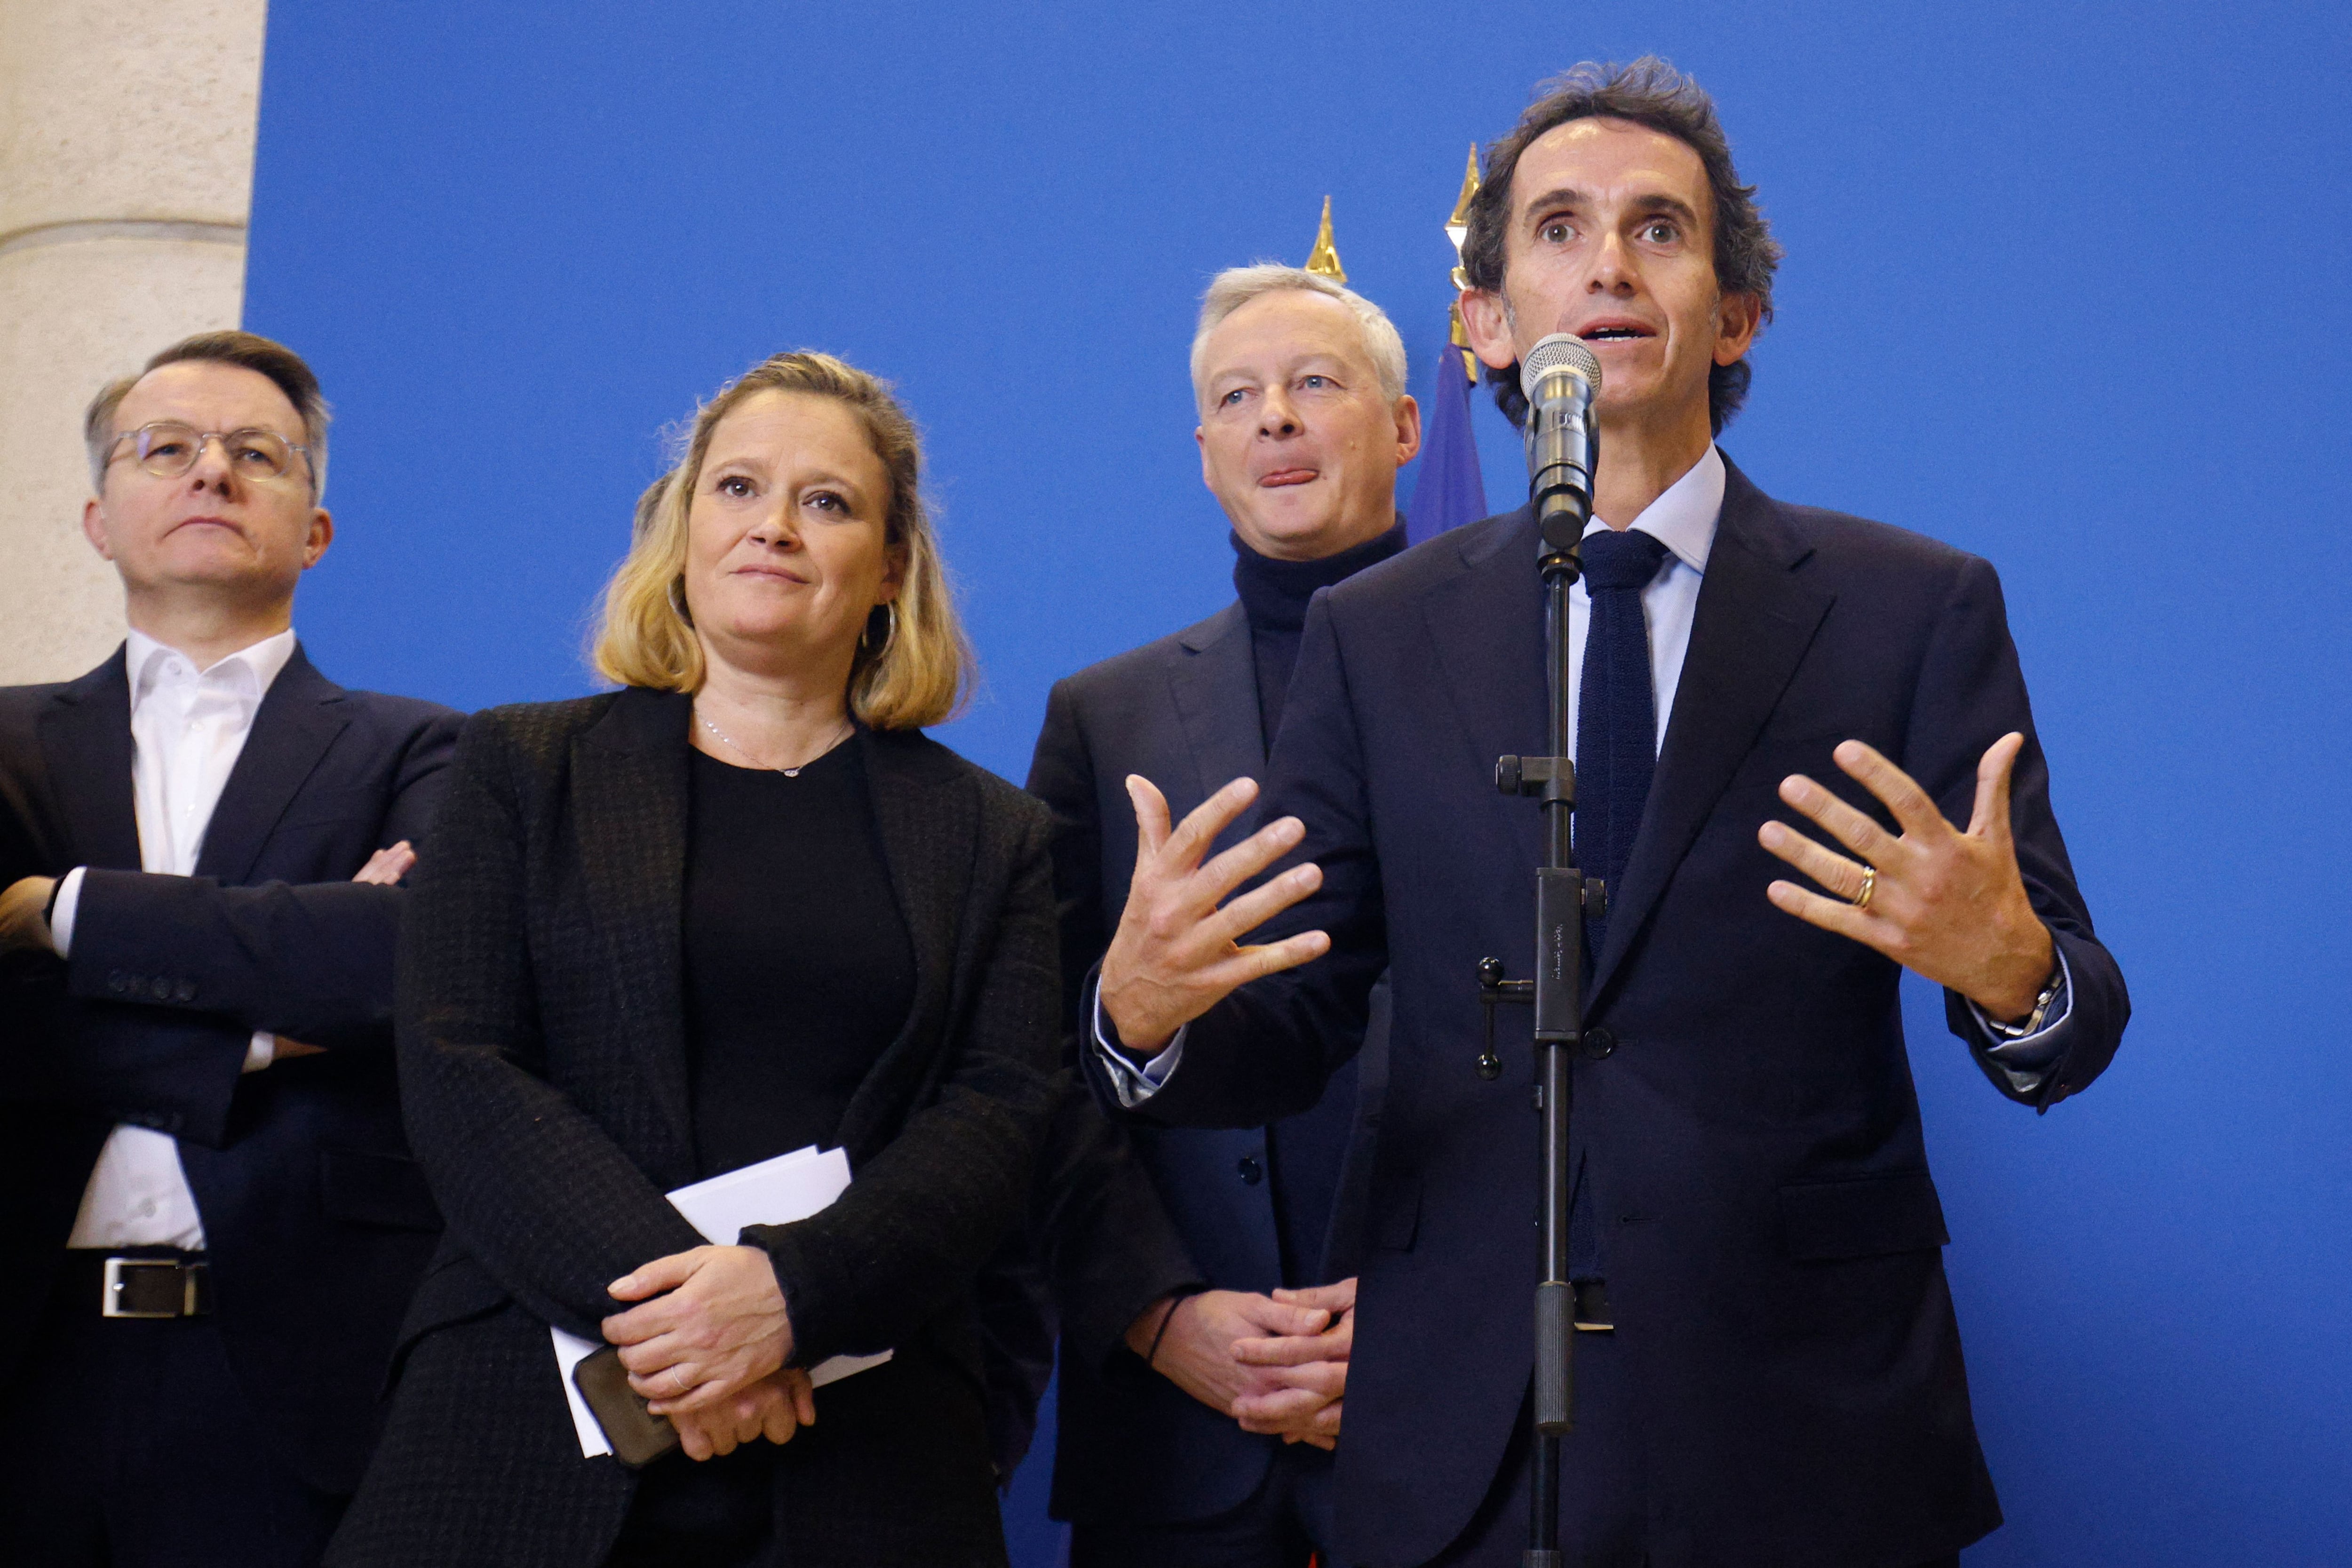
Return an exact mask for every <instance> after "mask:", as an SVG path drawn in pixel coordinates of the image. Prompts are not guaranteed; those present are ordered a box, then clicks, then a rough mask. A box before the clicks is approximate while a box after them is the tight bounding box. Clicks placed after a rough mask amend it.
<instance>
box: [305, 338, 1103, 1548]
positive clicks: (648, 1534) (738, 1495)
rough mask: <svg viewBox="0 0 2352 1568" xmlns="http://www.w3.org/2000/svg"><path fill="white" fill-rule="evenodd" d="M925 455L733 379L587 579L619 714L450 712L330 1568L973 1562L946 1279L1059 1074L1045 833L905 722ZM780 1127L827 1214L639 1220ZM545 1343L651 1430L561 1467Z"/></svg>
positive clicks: (825, 384) (926, 625)
mask: <svg viewBox="0 0 2352 1568" xmlns="http://www.w3.org/2000/svg"><path fill="white" fill-rule="evenodd" d="M918 468H919V455H918V451H917V447H916V440H915V434H914V429H913V426H911V424H910V423H909V422H908V419H907V417H906V416H905V414H904V413H903V412H902V411H901V410H900V409H899V408H898V405H897V403H896V402H895V401H894V400H893V399H892V398H891V396H890V395H889V393H888V391H887V388H886V387H885V386H884V385H883V384H881V383H879V382H877V381H876V380H874V378H872V377H871V376H868V375H866V374H864V373H863V372H860V371H857V370H855V369H853V368H851V367H849V366H847V365H845V364H843V363H840V362H839V361H837V360H834V359H831V358H829V357H827V356H824V355H820V354H810V353H796V354H784V355H779V356H777V357H776V358H774V359H772V360H770V361H768V362H766V363H763V364H761V365H760V366H758V367H757V368H755V369H754V370H752V371H751V372H750V373H749V374H746V375H745V376H744V377H742V378H741V379H740V381H738V382H736V383H734V384H732V385H730V387H728V388H727V389H726V391H724V392H723V393H721V394H720V395H719V397H718V398H717V399H715V400H714V401H713V402H712V403H711V404H710V405H709V406H707V407H705V408H704V409H703V410H702V411H701V413H700V415H699V416H698V419H697V421H696V423H695V426H694V429H693V434H692V437H691V440H690V443H689V445H688V450H687V453H686V456H685V458H684V459H683V461H682V462H681V464H680V466H679V468H678V469H677V474H676V475H675V476H674V477H673V481H672V482H671V484H670V485H669V486H668V488H667V491H666V492H665V494H664V496H663V498H662V500H661V501H660V503H659V505H658V506H657V508H656V511H655V515H654V517H653V519H652V521H651V525H650V526H649V527H647V528H646V529H645V530H643V531H641V532H640V534H639V536H638V538H637V540H636V542H635V545H634V547H633V548H632V551H631V552H630V555H629V558H628V560H627V562H626V563H625V564H624V565H623V566H622V567H621V569H620V571H619V572H618V573H617V574H616V575H615V577H614V582H613V584H612V586H611V588H610V590H609V591H608V594H607V596H606V605H605V615H604V626H603V629H602V631H601V633H600V636H599V640H598V644H597V661H598V665H599V668H601V669H602V670H603V671H604V673H605V674H606V675H608V676H609V677H611V678H612V679H615V680H617V681H619V682H621V683H622V687H623V689H621V690H619V691H617V692H613V693H609V694H606V695H604V696H600V697H593V698H588V699H584V700H579V701H572V702H558V703H545V704H536V705H530V706H525V707H520V708H509V709H500V710H492V711H489V712H487V713H484V714H481V715H479V716H478V717H477V718H476V719H475V720H473V721H472V722H471V723H470V724H469V725H468V727H467V731H466V732H465V735H464V737H463V738H462V740H461V741H460V742H459V745H458V752H457V760H456V762H455V763H454V764H453V766H452V768H451V773H452V775H453V778H452V783H451V784H450V786H449V795H448V803H447V805H446V808H445V810H444V812H443V815H442V816H441V818H440V820H439V824H438V828H437V837H436V841H435V842H436V857H435V859H436V868H437V869H435V870H428V873H427V874H426V875H425V876H424V877H423V878H421V879H419V881H418V885H417V887H416V889H415V891H414V892H413V893H412V894H411V898H412V900H413V903H412V906H411V910H410V914H409V918H408V920H407V921H406V923H405V929H404V947H403V952H402V960H403V973H402V980H401V1006H400V1020H399V1045H400V1063H401V1071H402V1080H403V1089H404V1096H405V1103H406V1106H407V1112H408V1117H409V1121H410V1126H411V1136H412V1139H413V1142H414V1143H415V1150H416V1153H417V1157H418V1159H419V1160H420V1161H421V1162H422V1163H424V1165H425V1171H426V1173H427V1174H428V1176H429V1177H430V1179H431V1182H432V1184H433V1187H434V1190H435V1191H436V1194H438V1195H439V1197H440V1199H441V1203H442V1206H443V1209H444V1212H445V1213H446V1215H447V1216H448V1226H449V1229H448V1235H447V1238H446V1241H445V1243H444V1244H443V1246H442V1247H441V1250H440V1252H439V1254H438V1256H437V1257H436V1259H435V1263H434V1266H433V1268H432V1269H431V1271H430V1272H429V1273H428V1275H427V1277H426V1279H425V1284H424V1286H423V1288H422V1289H421V1290H420V1291H419V1294H418V1296H417V1299H416V1301H415V1306H414V1307H413V1309H412V1310H411V1311H410V1313H409V1316H408V1320H407V1322H406V1324H405V1325H404V1330H403V1335H402V1342H401V1351H400V1360H399V1362H398V1363H397V1364H396V1367H395V1373H394V1392H393V1395H392V1405H391V1412H390V1415H389V1421H388V1429H387V1431H386V1434H385V1436H384V1441H383V1447H382V1448H381V1450H380V1451H379V1455H378V1458H377V1460H376V1462H375V1465H374V1467H373V1469H372V1470H371V1471H370V1473H369V1475H368V1477H367V1479H366V1480H365V1482H364V1483H363V1485H362V1489H361V1492H360V1495H359V1497H358V1499H357V1500H356V1501H355V1502H354V1504H353V1506H352V1512H351V1514H350V1516H349V1518H348V1520H347V1521H346V1523H345V1525H344V1528H343V1530H342V1531H341V1534H340V1535H339V1536H338V1538H337V1540H336V1542H335V1546H334V1550H333V1551H332V1552H331V1555H330V1559H329V1560H330V1562H332V1563H343V1564H352V1565H360V1564H377V1563H382V1564H400V1565H402V1568H407V1565H410V1564H415V1563H434V1564H436V1565H451V1564H470V1563H480V1564H484V1565H490V1564H495V1565H497V1568H520V1565H524V1564H535V1563H544V1564H549V1565H551V1568H558V1565H561V1568H596V1565H597V1564H600V1563H612V1564H625V1565H629V1568H642V1565H648V1564H668V1563H681V1564H682V1563H711V1564H734V1563H747V1564H748V1563H792V1564H793V1565H794V1568H816V1565H820V1564H825V1563H844V1564H849V1563H857V1564H872V1563H1002V1562H1003V1555H1004V1548H1003V1537H1002V1533H1001V1529H1000V1526H999V1524H998V1520H997V1512H996V1506H995V1500H994V1494H993V1486H992V1482H993V1479H994V1478H993V1475H992V1469H991V1467H990V1464H989V1458H988V1450H987V1439H986V1431H985V1426H984V1424H983V1419H982V1394H981V1385H982V1363H981V1356H980V1350H979V1343H978V1337H977V1332H976V1330H975V1328H974V1324H973V1318H972V1310H971V1294H972V1286H973V1280H974V1278H975V1276H976V1275H977V1273H978V1272H979V1270H980V1268H981V1267H982V1263H983V1262H984V1261H985V1260H986V1259H987V1258H988V1256H989V1255H990V1253H991V1252H992V1250H993V1249H994V1247H996V1245H997V1243H998V1242H999V1241H1000V1240H1001V1239H1002V1238H1003V1237H1004V1235H1005V1234H1006V1232H1007V1230H1008V1229H1009V1227H1010V1226H1012V1225H1013V1223H1014V1221H1015V1219H1016V1218H1017V1216H1018V1215H1019V1214H1020V1213H1021V1210H1022V1205H1023V1203H1024V1195H1025V1194H1026V1191H1027V1185H1028V1181H1029V1174H1030V1165H1031V1162H1032V1156H1033V1152H1034V1145H1035V1143H1036V1141H1037V1139H1038V1137H1039V1136H1040V1131H1041V1127H1042V1123H1043V1121H1044V1118H1045V1114H1046V1111H1047V1108H1048V1102H1049V1100H1050V1099H1051V1095H1052V1090H1053V1084H1054V1079H1053V1056H1054V1044H1053V1041H1054V1030H1055V994H1056V993H1055V936H1054V926H1053V921H1054V911H1053V901H1052V890H1051V886H1050V873H1049V869H1048V865H1047V822H1046V818H1045V811H1044V808H1043V807H1042V806H1040V805H1038V804H1037V803H1036V802H1034V801H1033V800H1031V799H1030V798H1029V797H1028V796H1026V795H1022V794H1021V793H1020V792H1018V791H1017V790H1015V789H1013V787H1012V786H1011V785H1009V784H1005V783H1003V781H1001V780H999V779H997V778H995V777H993V776H992V775H990V774H989V773H984V772H982V770H981V769H979V768H976V767H974V766H972V765H971V763H966V762H964V761H962V760H961V758H959V757H957V756H956V755H955V754H954V753H952V752H949V751H948V750H947V749H946V748H944V747H942V746H940V745H939V744H937V743H936V742H932V741H930V740H929V739H927V738H925V737H924V736H923V735H922V734H921V733H920V732H919V730H920V726H922V725H924V724H927V723H931V722H935V721H938V720H940V719H941V718H943V717H945V716H946V715H947V713H948V712H949V711H950V710H951V709H952V707H953V706H954V704H955V701H956V700H957V698H958V696H959V694H960V692H961V689H962V685H963V681H964V678H965V671H966V669H967V668H968V664H967V658H968V656H967V655H966V653H965V651H964V648H963V646H962V638H961V633H960V632H959V631H958V629H957V626H956V624H955V621H954V618H953V616H952V613H951V610H950V605H949V602H948V598H947V595H946V593H945V591H944V580H943V576H942V574H941V571H940V564H939V560H938V555H937V551H936V547H935V545H934V543H933V541H932V537H931V534H930V531H929V527H928V525H927V524H926V521H925V520H924V517H923V512H922V508H921V504H920V501H919V493H918V490H917V478H918ZM809 1142H817V1143H821V1144H827V1145H835V1144H837V1145H839V1146H840V1147H842V1148H843V1149H845V1151H846V1152H847V1154H848V1156H849V1159H850V1163H851V1165H852V1169H853V1171H854V1173H855V1179H854V1181H853V1183H852V1184H851V1186H850V1188H849V1190H848V1191H847V1192H846V1193H845V1194H844V1195H843V1196H842V1197H841V1199H840V1200H839V1201H838V1202H836V1203H835V1205H833V1206H831V1207H830V1208H828V1209H826V1210H824V1212H823V1213H821V1214H819V1215H815V1216H814V1217H812V1218H808V1219H804V1220H801V1221H797V1222H795V1223H792V1224H783V1225H775V1226H753V1227H751V1228H750V1229H747V1230H746V1231H745V1232H744V1233H743V1235H742V1237H741V1240H742V1242H743V1244H744V1245H741V1246H737V1247H712V1246H707V1245H705V1244H704V1243H703V1241H702V1238H701V1237H699V1236H698V1234H697V1233H696V1232H695V1231H694V1230H693V1229H692V1227H690V1226H688V1224H687V1222H686V1221H685V1219H684V1218H682V1217H681V1216H680V1215H678V1214H677V1212H676V1211H675V1210H674V1209H672V1208H671V1207H670V1205H668V1204H667V1202H666V1201H665V1200H664V1198H663V1196H662V1194H663V1193H664V1192H665V1191H667V1190H668V1189H670V1188H673V1187H676V1186H678V1185H680V1184H684V1183H687V1182H690V1181H694V1180H697V1179H698V1178H701V1177H707V1176H709V1175H713V1174H716V1173H719V1172H720V1171H723V1170H728V1169H733V1168H735V1167H736V1166H739V1165H741V1164H744V1163H751V1161H753V1160H757V1159H761V1158H765V1157H767V1156H769V1155H772V1154H775V1153H781V1152H786V1151H788V1150H790V1149H793V1148H796V1147H800V1146H802V1145H803V1144H806V1143H809ZM551 1323H552V1324H555V1325H558V1326H560V1327H562V1328H564V1329H566V1330H569V1331H572V1332H573V1333H577V1334H582V1335H586V1336H590V1337H597V1336H600V1335H601V1336H603V1337H605V1338H608V1339H610V1340H611V1341H612V1342H615V1343H618V1344H620V1345H621V1346H622V1347H623V1349H622V1359H623V1362H624V1363H625V1364H626V1365H627V1366H628V1368H629V1370H630V1373H631V1374H632V1375H631V1381H632V1384H633V1385H634V1386H635V1388H636V1389H637V1391H638V1392H639V1393H640V1394H644V1395H646V1397H647V1398H648V1399H649V1400H650V1401H652V1404H653V1408H655V1409H656V1411H659V1412H663V1413H666V1414H667V1415H669V1416H670V1418H671V1419H672V1420H673V1421H674V1422H675V1423H676V1425H677V1427H678V1429H679V1432H680V1436H681V1438H682V1439H683V1443H684V1447H683V1449H682V1450H681V1451H680V1452H677V1453H674V1454H671V1455H669V1456H667V1457H666V1458H661V1459H657V1460H656V1461H654V1463H653V1464H651V1465H649V1466H647V1467H646V1468H645V1469H644V1470H643V1471H642V1472H633V1471H631V1470H629V1469H628V1468H625V1467H624V1466H622V1465H621V1464H620V1463H618V1462H617V1461H616V1460H614V1459H612V1458H593V1459H591V1458H583V1457H582V1456H581V1454H580V1451H579V1447H578V1445H577V1442H576V1440H575V1437H574V1436H573V1432H572V1422H571V1420H570V1418H569V1416H568V1415H567V1413H566V1410H565V1406H564V1395H563V1390H562V1386H561V1384H560V1383H559V1382H558V1378H557V1373H556V1370H555V1363H554V1358H553V1355H552V1352H551V1349H550V1347H549V1343H548V1336H547V1325H549V1324H551ZM883 1349H891V1350H894V1351H895V1352H897V1353H896V1356H895V1358H894V1359H893V1360H891V1361H890V1362H888V1363H886V1364H884V1365H882V1366H879V1367H877V1368H875V1369H873V1370H870V1371H867V1372H864V1373H858V1374H856V1375H855V1376H852V1377H850V1378H847V1379H845V1380H843V1381H841V1382H839V1383H835V1384H829V1385H828V1386H826V1387H825V1388H824V1389H823V1390H821V1391H816V1392H815V1393H814V1394H812V1392H811V1390H810V1388H809V1385H808V1383H807V1380H806V1376H805V1373H804V1372H803V1370H802V1369H804V1368H807V1367H810V1366H814V1365H815V1364H817V1363H820V1362H823V1361H824V1360H825V1359H827V1358H828V1357H831V1356H834V1355H836V1354H842V1353H845V1352H874V1351H879V1350H883Z"/></svg>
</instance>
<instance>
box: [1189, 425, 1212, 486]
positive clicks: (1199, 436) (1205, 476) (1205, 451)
mask: <svg viewBox="0 0 2352 1568" xmlns="http://www.w3.org/2000/svg"><path fill="white" fill-rule="evenodd" d="M1192 445H1194V446H1195V447H1200V448H1201V482H1202V484H1204V485H1207V486H1208V487H1209V489H1212V490H1214V489H1216V488H1217V487H1216V486H1215V484H1213V483H1212V482H1211V480H1210V478H1209V433H1208V431H1206V430H1205V429H1203V428H1202V427H1201V426H1198V425H1195V426H1192Z"/></svg>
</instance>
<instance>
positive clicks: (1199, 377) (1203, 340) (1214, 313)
mask: <svg viewBox="0 0 2352 1568" xmlns="http://www.w3.org/2000/svg"><path fill="white" fill-rule="evenodd" d="M1284 289H1302V290H1304V291H1305V292H1307V293H1309V294H1328V295H1329V296H1330V297H1331V298H1332V299H1334V300H1339V303H1341V304H1342V305H1345V306H1347V307H1348V309H1349V311H1350V312H1352V313H1353V314H1354V316H1355V318H1356V324H1357V325H1358V326H1360V327H1361V328H1362V329H1363V330H1364V352H1365V353H1367V354H1369V355H1370V356H1371V361H1372V369H1373V370H1374V371H1376V372H1378V373H1379V374H1380V378H1381V394H1382V395H1384V396H1386V397H1387V398H1388V400H1389V402H1390V404H1391V405H1394V404H1395V403H1396V401H1397V399H1399V398H1401V397H1402V396H1403V395H1404V378H1405V361H1404V339H1402V338H1401V337H1399V336H1398V335H1397V330H1396V323H1394V322H1393V321H1390V320H1389V318H1388V313H1387V312H1386V311H1384V310H1381V308H1380V307H1379V306H1378V305H1375V304H1373V303H1372V302H1371V301H1370V300H1367V299H1365V298H1364V297H1363V296H1362V295H1361V294H1359V293H1357V292H1356V291H1355V290H1354V289H1349V288H1348V287H1346V286H1345V285H1343V284H1339V283H1334V282H1332V281H1331V279H1328V278H1326V277H1324V276H1323V275H1322V274H1321V273H1319V272H1309V271H1307V268H1304V267H1285V266H1283V265H1282V264H1281V263H1279V262H1275V261H1260V262H1255V263H1253V264H1252V265H1250V266H1248V267H1228V268H1225V269H1224V270H1223V272H1220V273H1218V274H1217V275H1216V277H1215V278H1214V279H1212V280H1211V281H1210V283H1209V291H1208V292H1207V293H1205V294H1203V295H1202V296H1201V324H1200V325H1199V326H1198V327H1197V328H1195V329H1194V330H1193V332H1192V401H1193V402H1195V403H1198V402H1199V401H1200V400H1201V393H1202V381H1203V380H1204V379H1206V376H1207V371H1208V366H1207V363H1206V361H1207V358H1208V352H1209V334H1210V333H1211V332H1213V331H1216V330H1217V328H1218V326H1219V325H1220V324H1221V323H1223V321H1224V319H1225V318H1226V317H1227V316H1230V315H1232V314H1233V313H1234V311H1235V310H1240V309H1241V308H1242V307H1243V306H1244V305H1246V304H1248V303H1249V302H1250V301H1251V300H1255V299H1256V298H1258V297H1259V296H1260V295H1263V294H1278V293H1280V292H1282V291H1283V290H1284Z"/></svg>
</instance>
